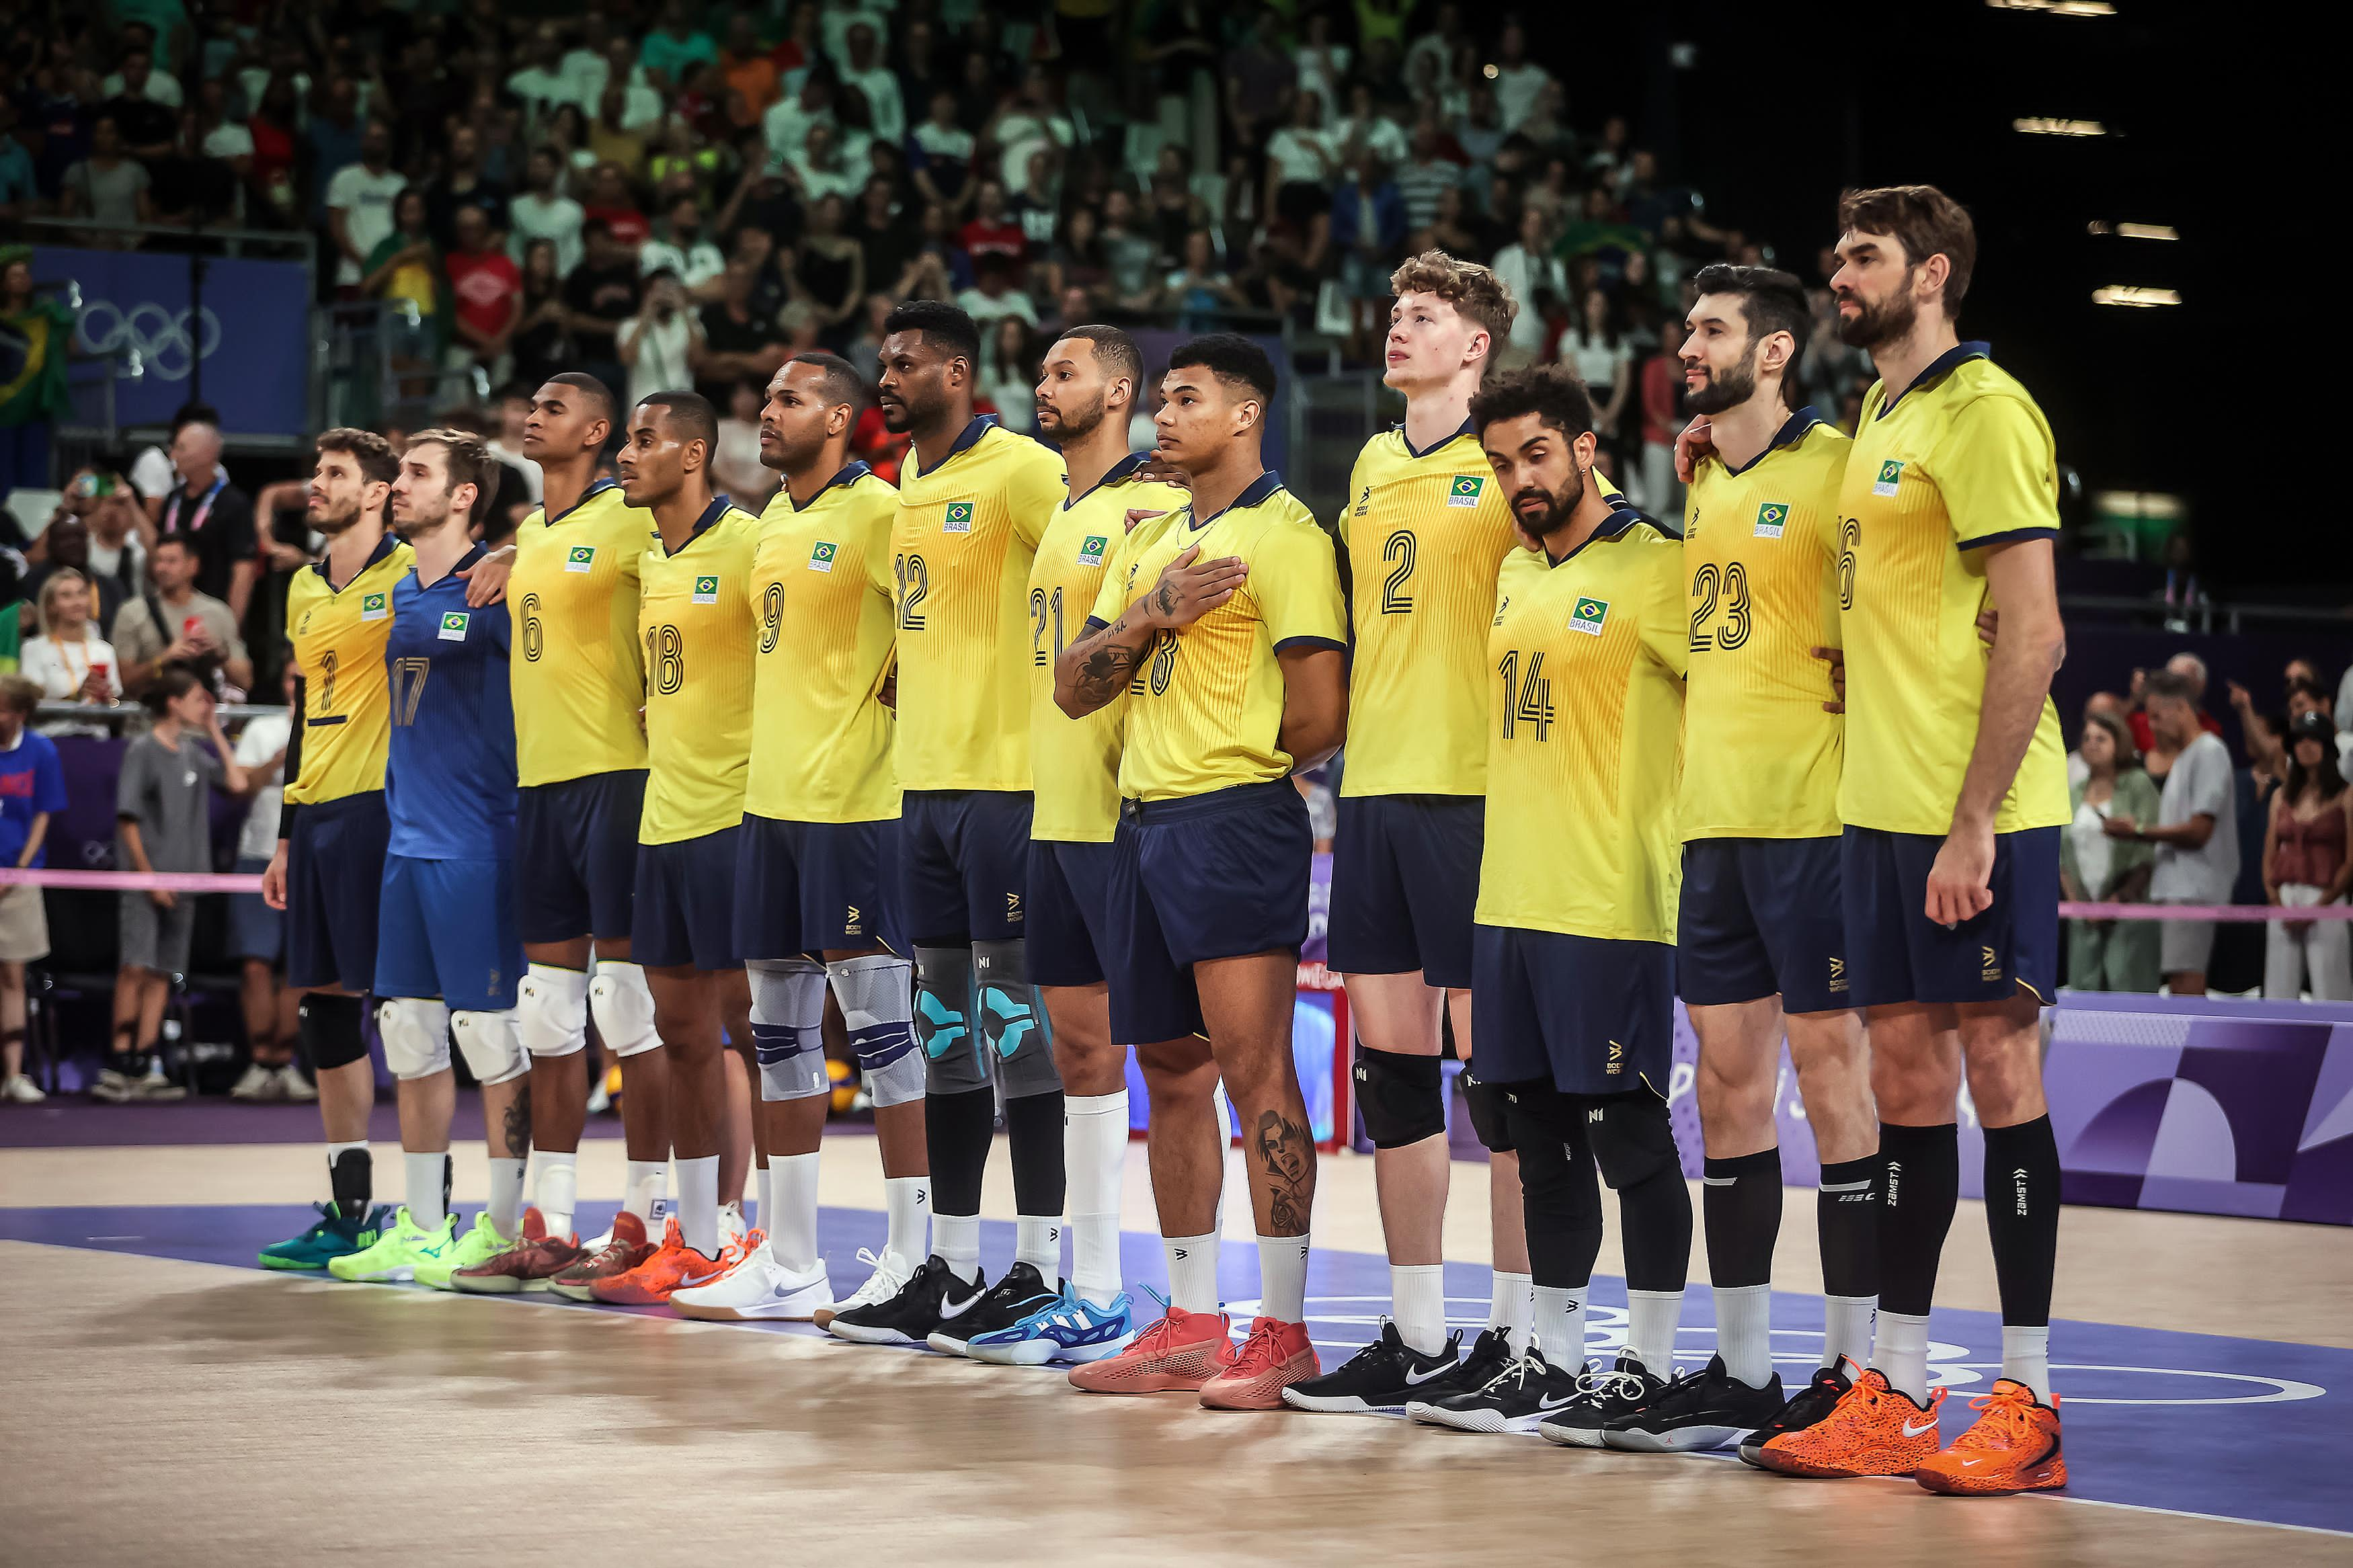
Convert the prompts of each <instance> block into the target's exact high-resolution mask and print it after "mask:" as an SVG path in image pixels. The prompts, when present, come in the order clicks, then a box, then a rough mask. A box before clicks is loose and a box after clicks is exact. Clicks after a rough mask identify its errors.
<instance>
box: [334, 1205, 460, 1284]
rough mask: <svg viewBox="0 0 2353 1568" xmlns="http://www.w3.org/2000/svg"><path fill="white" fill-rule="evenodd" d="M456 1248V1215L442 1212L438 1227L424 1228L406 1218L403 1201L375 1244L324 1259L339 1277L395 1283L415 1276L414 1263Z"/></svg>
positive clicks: (429, 1260) (373, 1282)
mask: <svg viewBox="0 0 2353 1568" xmlns="http://www.w3.org/2000/svg"><path fill="white" fill-rule="evenodd" d="M457 1249H458V1216H457V1215H442V1216H441V1226H440V1228H439V1229H438V1230H427V1229H426V1228H425V1227H424V1226H421V1225H418V1224H417V1222H416V1221H415V1220H413V1219H411V1218H409V1217H408V1205H406V1204H403V1205H401V1208H400V1213H399V1214H398V1215H396V1216H395V1217H394V1219H393V1222H392V1224H391V1225H390V1226H386V1227H385V1231H384V1233H383V1234H382V1235H380V1236H378V1237H376V1239H375V1246H373V1247H362V1248H361V1249H360V1250H359V1251H357V1252H350V1253H345V1254H344V1255H343V1257H341V1258H329V1259H327V1272H328V1273H330V1274H332V1275H333V1276H334V1277H335V1278H336V1279H353V1280H363V1281H365V1282H367V1283H369V1284H375V1285H391V1284H396V1283H398V1282H400V1281H402V1280H404V1279H416V1278H417V1265H419V1264H421V1263H431V1262H433V1261H434V1260H435V1259H437V1258H439V1257H440V1256H441V1255H442V1254H443V1253H445V1252H455V1251H457Z"/></svg>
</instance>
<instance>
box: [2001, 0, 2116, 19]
mask: <svg viewBox="0 0 2353 1568" xmlns="http://www.w3.org/2000/svg"><path fill="white" fill-rule="evenodd" d="M1986 4H1987V5H1989V6H1991V7H1992V8H1993V9H1994V10H1997V11H2040V12H2042V13H2043V14H2044V15H2046V16H2115V15H2116V7H2115V6H2114V5H2110V4H2109V3H2108V0H1986Z"/></svg>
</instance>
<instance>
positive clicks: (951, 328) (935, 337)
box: [882, 300, 980, 370]
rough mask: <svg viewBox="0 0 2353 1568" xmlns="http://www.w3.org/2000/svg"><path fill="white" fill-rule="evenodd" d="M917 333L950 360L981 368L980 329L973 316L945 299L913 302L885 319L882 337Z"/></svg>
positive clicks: (903, 305)
mask: <svg viewBox="0 0 2353 1568" xmlns="http://www.w3.org/2000/svg"><path fill="white" fill-rule="evenodd" d="M893 332H915V333H918V334H920V335H921V336H922V338H923V342H926V343H927V344H929V345H930V346H932V347H933V348H935V349H938V350H941V351H942V352H943V353H946V354H947V355H948V356H949V357H950V358H952V359H953V358H955V357H958V356H962V358H963V360H964V362H965V363H966V364H968V365H971V366H972V367H974V369H976V370H977V369H978V368H979V366H980V328H979V327H978V326H977V325H976V324H975V322H974V321H973V319H972V318H971V317H970V316H967V315H965V313H964V312H963V311H962V310H957V309H956V308H955V306H954V305H951V304H949V303H948V302H947V301H946V300H908V301H906V302H905V303H904V304H902V305H900V306H898V307H896V308H895V309H893V310H892V312H891V313H890V314H889V315H887V316H885V317H883V318H882V335H883V336H884V337H886V338H887V337H889V336H890V335H891V334H892V333H893Z"/></svg>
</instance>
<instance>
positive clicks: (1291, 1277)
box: [1258, 1236, 1307, 1323]
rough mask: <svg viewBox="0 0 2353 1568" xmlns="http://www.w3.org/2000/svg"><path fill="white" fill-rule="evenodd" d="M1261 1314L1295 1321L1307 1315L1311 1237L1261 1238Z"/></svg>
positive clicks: (1259, 1264)
mask: <svg viewBox="0 0 2353 1568" xmlns="http://www.w3.org/2000/svg"><path fill="white" fill-rule="evenodd" d="M1258 1315H1259V1316H1260V1317H1261V1318H1272V1319H1273V1320H1274V1321H1276V1322H1278V1323H1295V1322H1298V1321H1301V1320H1302V1319H1303V1318H1304V1317H1306V1315H1307V1238H1306V1237H1303V1236H1261V1237H1259V1238H1258Z"/></svg>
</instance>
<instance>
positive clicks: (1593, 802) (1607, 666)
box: [1474, 507, 1690, 942]
mask: <svg viewBox="0 0 2353 1568" xmlns="http://www.w3.org/2000/svg"><path fill="white" fill-rule="evenodd" d="M1689 646H1690V626H1689V624H1688V622H1687V620H1686V618H1685V616H1684V613H1683V542H1682V541H1681V540H1679V539H1677V538H1675V537H1674V535H1672V533H1669V532H1666V531H1663V530H1662V529H1660V528H1659V527H1657V526H1656V525H1655V524H1653V523H1652V522H1651V521H1650V520H1648V519H1647V518H1644V517H1643V516H1642V515H1641V513H1640V512H1637V511H1635V510H1633V509H1632V508H1630V507H1620V509H1619V510H1617V511H1615V512H1613V513H1612V514H1611V515H1610V517H1609V521H1606V522H1605V523H1603V524H1602V526H1601V528H1600V530H1599V531H1597V532H1596V533H1595V534H1594V535H1593V537H1592V538H1590V539H1588V540H1587V541H1586V542H1585V543H1583V544H1582V545H1580V546H1578V547H1577V549H1576V550H1574V551H1572V552H1569V554H1568V555H1567V558H1565V559H1564V560H1562V561H1561V562H1560V563H1558V564H1557V565H1556V564H1554V563H1552V562H1551V561H1549V560H1548V559H1547V558H1546V556H1544V555H1542V554H1539V553H1535V552H1530V551H1525V550H1514V552H1512V553H1511V554H1510V555H1509V556H1506V557H1505V558H1504V566H1503V571H1502V574H1501V575H1500V577H1499V578H1498V580H1497V583H1496V585H1495V610H1494V616H1493V624H1492V626H1490V628H1489V631H1488V637H1487V671H1488V673H1487V713H1488V719H1487V724H1488V729H1487V799H1488V806H1487V836H1486V842H1485V847H1484V851H1483V853H1482V855H1481V857H1480V862H1479V904H1478V910H1477V913H1476V915H1475V916H1474V918H1475V919H1476V920H1477V921H1479V923H1480V924H1482V925H1491V926H1513V927H1517V928H1519V929H1521V930H1524V931H1560V932H1565V933H1567V934H1568V935H1570V936H1586V937H1600V938H1605V939H1609V940H1612V941H1620V942H1672V941H1674V939H1675V899H1676V895H1677V892H1678V890H1679V889H1680V888H1681V887H1682V883H1683V845H1682V837H1681V835H1680V834H1679V833H1678V832H1677V831H1676V826H1675V775H1676V773H1677V772H1678V770H1679V768H1680V766H1681V763H1682V759H1683V667H1684V660H1685V658H1686V656H1687V652H1688V649H1689Z"/></svg>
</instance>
